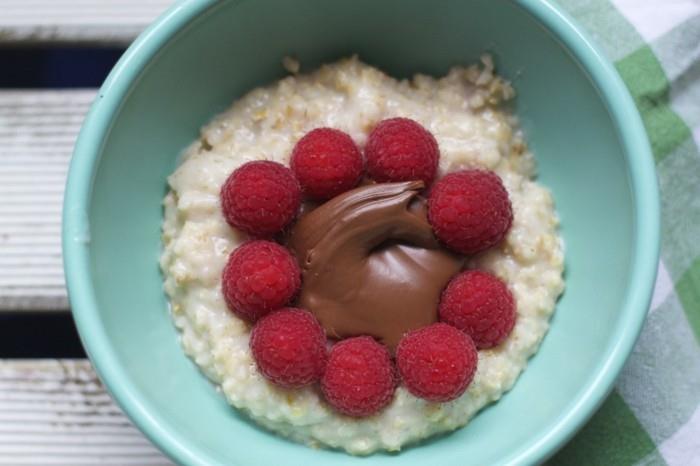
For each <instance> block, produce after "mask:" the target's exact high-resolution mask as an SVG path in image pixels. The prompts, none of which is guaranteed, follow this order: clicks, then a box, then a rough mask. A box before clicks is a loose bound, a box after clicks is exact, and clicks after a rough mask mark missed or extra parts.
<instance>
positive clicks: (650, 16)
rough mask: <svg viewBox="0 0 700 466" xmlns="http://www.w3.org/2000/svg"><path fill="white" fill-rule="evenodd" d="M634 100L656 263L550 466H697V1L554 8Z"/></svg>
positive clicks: (624, 0) (565, 1) (621, 0)
mask: <svg viewBox="0 0 700 466" xmlns="http://www.w3.org/2000/svg"><path fill="white" fill-rule="evenodd" d="M558 1H559V4H560V5H561V6H563V7H564V9H565V10H566V11H568V12H569V13H570V14H571V15H572V16H573V17H574V18H576V19H577V20H578V21H579V22H580V23H581V24H582V25H583V26H584V28H586V29H587V30H588V32H589V34H590V35H591V36H592V37H593V38H594V39H595V40H596V41H597V42H598V44H600V45H601V46H602V47H603V50H604V51H605V52H606V53H607V55H608V58H610V60H611V61H612V62H613V63H614V64H615V67H616V68H617V70H618V72H619V73H620V75H621V76H622V79H623V80H624V81H625V83H626V84H627V87H628V88H629V90H630V92H631V94H632V96H633V97H634V99H635V102H636V104H637V108H638V109H639V111H640V113H641V115H642V119H643V120H644V124H645V126H646V130H647V133H648V135H649V140H650V142H651V146H652V149H653V152H654V158H655V160H656V169H657V172H658V176H659V185H660V189H661V230H662V232H661V261H660V263H659V271H658V278H657V281H656V288H655V290H654V297H653V300H652V304H651V309H650V311H649V315H648V317H647V321H646V324H645V326H644V330H643V331H642V334H641V336H640V338H639V341H638V343H637V346H636V347H635V349H634V352H633V353H632V356H631V357H630V359H629V361H628V362H627V365H626V366H625V367H624V369H623V370H622V373H621V375H620V378H619V379H618V381H617V385H616V386H615V390H614V391H613V392H612V394H611V395H610V397H609V398H608V399H607V401H605V403H604V404H603V406H602V408H601V409H600V411H598V413H596V414H595V415H594V416H593V418H592V419H591V421H590V422H589V423H588V424H587V425H586V426H585V427H584V428H583V430H582V431H581V432H580V433H579V434H578V435H577V436H576V437H574V439H573V440H572V441H571V442H570V443H569V444H568V445H567V446H565V447H564V448H563V449H562V450H561V451H560V452H559V453H558V454H557V455H556V456H554V457H553V458H552V459H551V460H550V462H549V463H550V464H553V465H560V464H562V465H569V464H570V465H586V466H588V465H632V464H635V465H657V464H668V465H672V466H676V465H678V466H693V465H695V466H697V465H700V152H699V151H698V145H700V0H612V1H610V0H558Z"/></svg>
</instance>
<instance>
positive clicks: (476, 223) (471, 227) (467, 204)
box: [428, 170, 513, 254]
mask: <svg viewBox="0 0 700 466" xmlns="http://www.w3.org/2000/svg"><path fill="white" fill-rule="evenodd" d="M428 221H429V222H430V224H431V225H432V227H433V231H434V232H435V236H437V237H438V239H439V240H441V241H442V242H443V243H445V244H446V245H447V246H448V247H450V248H452V249H454V250H455V251H458V252H461V253H463V254H475V253H477V252H480V251H483V250H485V249H488V248H490V247H491V246H494V245H495V244H497V243H498V242H500V241H501V240H502V239H503V238H504V237H505V235H506V233H507V232H508V229H509V228H510V225H511V223H513V210H512V208H511V205H510V199H509V198H508V192H507V191H506V189H505V188H504V187H503V183H502V182H501V179H500V178H499V177H498V175H496V174H495V173H493V172H490V171H486V170H463V171H459V172H455V173H450V174H449V175H447V176H445V177H444V178H442V179H441V180H440V181H438V182H437V183H435V186H433V189H432V190H431V191H430V196H429V197H428Z"/></svg>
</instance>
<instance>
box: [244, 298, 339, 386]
mask: <svg viewBox="0 0 700 466" xmlns="http://www.w3.org/2000/svg"><path fill="white" fill-rule="evenodd" d="M250 349H251V350H252V352H253V358H255V362H256V364H257V365H258V369H259V370H260V372H261V373H262V374H263V375H264V376H265V377H267V378H268V379H269V380H270V381H272V382H273V383H275V384H277V385H280V386H282V387H285V388H300V387H303V386H305V385H308V384H310V383H313V382H316V381H317V380H319V379H320V378H321V375H322V374H323V369H324V367H325V365H326V333H325V332H324V330H323V328H321V325H320V324H319V323H318V321H317V320H316V318H315V317H314V316H313V315H311V313H310V312H308V311H305V310H303V309H296V308H292V307H287V308H283V309H280V310H277V311H274V312H272V313H270V314H268V315H266V316H265V317H263V318H262V319H260V320H259V321H258V323H256V324H255V327H253V331H252V332H251V334H250Z"/></svg>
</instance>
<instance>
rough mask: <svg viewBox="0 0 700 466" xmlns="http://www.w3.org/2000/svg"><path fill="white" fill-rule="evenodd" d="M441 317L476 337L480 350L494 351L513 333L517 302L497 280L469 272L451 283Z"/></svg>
mask: <svg viewBox="0 0 700 466" xmlns="http://www.w3.org/2000/svg"><path fill="white" fill-rule="evenodd" d="M438 313H439V315H440V320H442V321H443V322H445V323H448V324H450V325H453V326H455V327H457V328H458V329H460V330H462V331H463V332H465V333H466V334H467V335H469V336H470V337H472V340H474V344H476V347H477V348H479V349H485V348H493V347H494V346H498V345H500V344H501V343H502V342H503V340H505V339H506V337H508V335H509V334H510V332H511V330H513V326H514V325H515V300H514V299H513V295H512V294H511V293H510V291H509V290H508V287H507V286H506V284H505V283H503V282H502V281H501V280H500V279H498V278H497V277H495V276H493V275H491V274H489V273H486V272H481V271H479V270H467V271H465V272H462V273H461V274H459V275H457V276H456V277H454V278H453V279H452V280H451V281H450V283H448V285H447V288H445V291H443V292H442V298H441V299H440V306H439V307H438Z"/></svg>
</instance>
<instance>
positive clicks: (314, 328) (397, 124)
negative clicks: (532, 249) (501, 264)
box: [220, 118, 516, 417]
mask: <svg viewBox="0 0 700 466" xmlns="http://www.w3.org/2000/svg"><path fill="white" fill-rule="evenodd" d="M364 157H365V160H363V157H362V153H361V152H360V149H359V148H358V147H357V146H356V144H355V143H354V142H353V140H352V138H351V137H350V136H349V135H348V134H346V133H344V132H342V131H339V130H337V129H332V128H317V129H314V130H312V131H310V132H309V133H307V134H306V135H305V136H304V137H303V138H301V139H300V140H299V141H298V142H297V144H296V146H295V147H294V150H293V152H292V154H291V161H290V166H291V168H287V167H285V166H283V165H281V164H279V163H275V162H269V161H257V162H249V163H246V164H244V165H242V166H241V167H240V168H238V169H237V170H235V171H234V172H233V173H232V174H231V175H230V176H229V178H228V179H227V180H226V182H225V183H224V185H223V187H222V189H221V195H220V196H221V206H222V211H223V216H224V218H225V219H226V221H227V223H229V225H231V226H232V227H234V228H237V229H239V230H241V231H243V232H245V233H247V234H249V235H250V236H251V237H252V238H254V239H252V240H249V241H247V242H245V243H244V244H243V245H241V246H240V247H239V248H237V249H236V250H235V251H233V252H232V253H231V255H230V257H229V259H228V263H227V264H226V266H225V268H224V270H223V274H222V294H223V296H224V300H225V301H226V304H227V306H228V308H229V309H230V310H231V312H233V313H234V314H236V315H237V316H238V317H240V318H242V319H244V320H246V321H248V322H250V323H251V324H253V328H252V332H251V337H250V347H251V352H252V355H253V358H254V359H255V362H256V364H257V367H258V370H259V371H260V373H261V374H262V375H263V376H264V377H265V378H267V379H268V380H269V381H271V382H272V383H274V384H276V385H278V386H280V387H283V388H286V389H296V388H301V387H304V386H308V385H310V384H314V383H318V384H319V385H320V390H321V393H322V394H323V396H324V398H325V400H326V401H327V402H328V404H329V405H330V406H332V407H333V408H334V409H335V410H336V411H338V412H340V413H342V414H345V415H348V416H354V417H361V416H369V415H372V414H375V413H377V412H378V411H380V410H381V409H382V408H384V407H385V406H386V405H388V404H389V403H390V402H391V400H392V399H393V396H394V392H395V390H396V387H397V386H398V385H399V384H402V385H403V386H404V387H405V388H406V389H407V390H408V391H409V392H410V393H412V394H413V395H414V396H417V397H420V398H423V399H425V400H428V401H432V402H446V401H450V400H454V399H455V398H458V397H459V396H461V395H462V394H463V393H464V392H465V390H466V389H467V387H468V386H469V384H470V383H471V381H472V379H473V378H474V374H475V372H476V368H477V362H478V350H484V349H488V348H493V347H496V346H498V345H500V344H502V343H503V342H504V341H505V340H506V338H507V337H508V335H509V334H510V332H511V331H512V329H513V326H514V324H515V318H516V306H515V300H514V298H513V295H512V294H511V292H510V291H509V289H508V287H507V286H506V284H505V283H504V282H503V281H501V280H500V279H499V278H497V277H495V276H494V275H492V274H490V273H487V272H484V271H479V270H466V271H463V272H461V273H459V274H457V275H456V276H454V277H453V278H452V279H451V281H450V282H449V283H448V284H447V286H446V287H445V289H444V290H443V292H442V296H441V299H440V302H439V304H438V309H437V311H438V317H439V320H440V321H439V322H437V323H434V324H432V325H428V326H427V327H423V328H420V329H417V330H414V331H411V332H408V333H407V334H405V335H404V337H403V338H402V340H401V341H400V342H399V345H398V347H397V348H396V351H395V355H393V356H392V354H391V353H390V351H389V350H388V348H386V347H385V346H384V345H382V344H381V343H379V342H378V341H376V340H375V339H374V338H372V337H370V336H363V335H360V336H356V337H352V338H347V339H344V340H342V341H336V342H331V341H329V340H328V339H327V338H326V335H325V332H324V329H323V328H322V327H321V325H320V324H319V323H318V321H317V320H316V318H315V317H314V315H313V314H312V313H311V312H309V311H308V310H304V309H299V308H294V307H287V306H289V305H291V304H292V303H293V300H294V297H295V296H296V295H297V294H298V292H299V289H300V287H301V281H302V279H301V271H300V268H299V265H298V264H297V261H296V259H295V257H294V256H293V254H292V253H291V252H289V251H288V250H287V249H286V248H285V247H284V246H282V245H280V244H278V243H276V242H274V241H273V240H272V238H273V237H274V236H275V235H277V234H279V233H280V232H282V231H283V230H284V229H285V228H287V227H289V225H290V224H291V223H292V222H293V221H294V219H295V217H296V216H297V213H298V212H299V209H300V207H301V202H302V197H303V196H305V197H306V198H309V199H313V200H316V201H318V200H326V199H329V198H331V197H334V196H336V195H338V194H341V193H343V192H345V191H347V190H349V189H352V188H354V187H356V186H357V185H358V183H359V182H360V180H361V179H362V177H363V175H364V174H365V166H366V174H367V175H369V176H370V177H371V178H372V179H374V180H375V181H376V182H396V181H411V180H423V181H424V182H425V185H426V189H428V188H430V189H429V194H428V221H429V223H430V225H431V226H432V228H433V231H434V233H435V236H436V237H437V238H438V239H439V240H440V241H441V242H442V243H443V244H444V245H445V246H446V247H448V248H450V249H452V250H454V251H456V252H457V253H460V254H465V255H471V254H476V253H479V252H481V251H484V250H486V249H488V248H491V247H493V246H494V245H497V244H498V243H499V242H501V240H502V239H503V238H504V237H505V235H506V233H507V232H508V230H509V229H510V226H511V223H512V220H513V213H512V208H511V203H510V199H509V197H508V193H507V191H506V189H505V188H504V186H503V183H502V182H501V179H500V178H499V176H498V175H496V174H495V173H493V172H490V171H487V170H483V169H465V170H462V171H458V172H453V173H450V174H448V175H446V176H444V177H442V178H440V179H438V180H437V181H436V182H435V183H434V184H433V185H432V187H431V186H430V184H431V183H432V182H433V180H435V179H436V177H437V170H438V162H439V157H440V152H439V148H438V144H437V141H436V140H435V137H434V136H433V135H432V134H431V133H430V132H429V131H428V130H427V129H425V128H424V127H423V126H421V125H420V124H419V123H417V122H415V121H413V120H410V119H407V118H391V119H388V120H383V121H381V122H379V123H378V124H377V125H376V126H375V128H374V129H373V130H372V132H371V133H370V135H369V138H368V141H367V144H366V147H365V148H364Z"/></svg>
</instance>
